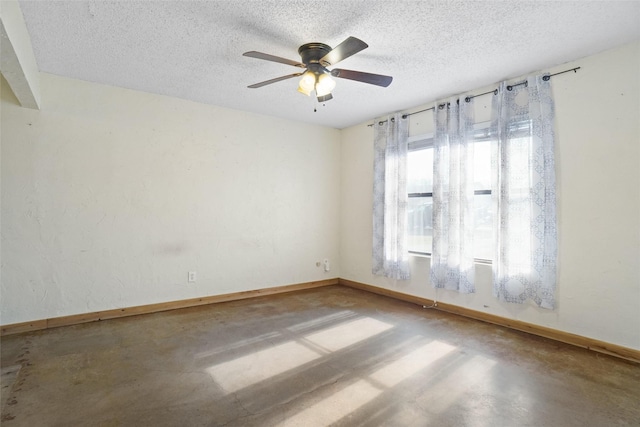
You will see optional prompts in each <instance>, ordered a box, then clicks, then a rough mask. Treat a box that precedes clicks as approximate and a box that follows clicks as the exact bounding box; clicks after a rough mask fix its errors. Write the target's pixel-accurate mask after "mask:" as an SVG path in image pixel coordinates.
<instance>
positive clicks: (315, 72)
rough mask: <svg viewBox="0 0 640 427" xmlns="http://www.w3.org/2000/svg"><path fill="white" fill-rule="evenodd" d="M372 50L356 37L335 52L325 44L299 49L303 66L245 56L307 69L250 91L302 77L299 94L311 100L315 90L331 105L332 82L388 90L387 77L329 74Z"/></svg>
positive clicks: (253, 53)
mask: <svg viewBox="0 0 640 427" xmlns="http://www.w3.org/2000/svg"><path fill="white" fill-rule="evenodd" d="M367 47H369V45H367V44H366V43H365V42H363V41H362V40H360V39H357V38H355V37H348V38H347V39H346V40H345V41H343V42H342V43H340V44H339V45H338V46H336V47H335V48H333V49H331V47H330V46H327V45H326V44H323V43H307V44H303V45H302V46H300V48H298V53H299V54H300V58H301V59H302V62H297V61H292V60H290V59H286V58H281V57H279V56H274V55H269V54H267V53H262V52H256V51H254V50H252V51H250V52H245V53H243V55H244V56H249V57H251V58H257V59H264V60H266V61H273V62H279V63H281V64H287V65H293V66H294V67H299V68H305V69H306V71H303V72H300V73H295V74H289V75H287V76H282V77H276V78H275V79H271V80H266V81H264V82H260V83H255V84H252V85H250V86H248V87H249V88H252V89H255V88H259V87H262V86H266V85H269V84H271V83H276V82H279V81H282V80H287V79H291V78H293V77H299V76H302V79H300V84H299V86H298V91H299V92H301V93H303V94H305V95H307V96H310V95H311V92H312V91H314V90H315V92H316V97H317V98H318V101H319V102H324V101H328V100H330V99H332V98H333V96H332V95H331V91H332V90H333V88H334V87H335V85H336V83H335V81H334V80H333V79H332V78H331V76H333V77H338V78H341V79H349V80H355V81H358V82H363V83H369V84H372V85H376V86H382V87H387V86H389V85H390V84H391V81H392V80H393V77H390V76H383V75H381V74H371V73H364V72H362V71H354V70H344V69H341V68H334V69H332V70H328V69H327V67H330V66H331V65H335V64H336V63H338V62H340V61H342V60H343V59H346V58H348V57H350V56H352V55H355V54H356V53H358V52H360V51H361V50H363V49H366V48H367Z"/></svg>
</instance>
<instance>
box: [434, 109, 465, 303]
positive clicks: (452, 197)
mask: <svg viewBox="0 0 640 427" xmlns="http://www.w3.org/2000/svg"><path fill="white" fill-rule="evenodd" d="M434 121H435V129H436V132H435V136H434V143H433V144H434V147H433V148H434V151H433V249H432V253H431V273H430V274H431V283H432V284H433V286H434V287H435V288H445V289H451V290H456V291H458V292H462V293H471V292H475V286H474V273H475V269H474V267H475V264H474V259H473V228H474V227H473V211H474V210H473V196H474V192H473V190H474V188H473V140H472V138H473V100H472V99H471V101H470V102H466V101H465V99H464V98H459V99H458V98H452V99H450V100H449V102H448V103H446V104H441V105H439V106H438V107H436V109H435V114H434Z"/></svg>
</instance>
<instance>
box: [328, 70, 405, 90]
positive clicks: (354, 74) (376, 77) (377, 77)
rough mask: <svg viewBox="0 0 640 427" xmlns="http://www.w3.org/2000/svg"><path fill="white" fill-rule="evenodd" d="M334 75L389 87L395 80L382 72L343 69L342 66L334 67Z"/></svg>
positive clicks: (332, 72)
mask: <svg viewBox="0 0 640 427" xmlns="http://www.w3.org/2000/svg"><path fill="white" fill-rule="evenodd" d="M331 75H332V76H333V77H339V78H341V79H349V80H355V81H357V82H362V83H369V84H372V85H376V86H382V87H387V86H389V85H390V84H391V81H393V77H391V76H383V75H382V74H371V73H363V72H362V71H353V70H343V69H340V68H334V69H333V70H331Z"/></svg>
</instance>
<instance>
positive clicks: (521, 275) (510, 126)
mask: <svg viewBox="0 0 640 427" xmlns="http://www.w3.org/2000/svg"><path fill="white" fill-rule="evenodd" d="M553 126H554V104H553V99H552V95H551V86H550V82H549V78H548V77H544V76H530V77H529V78H528V79H527V81H526V84H522V85H519V86H514V87H511V86H508V85H507V84H506V83H504V82H503V83H502V84H501V85H500V87H499V88H498V95H497V96H495V97H494V100H493V109H492V122H491V132H492V134H493V135H494V136H496V142H495V143H494V147H493V156H494V166H495V169H496V171H497V174H496V173H494V182H493V185H492V198H493V205H494V211H495V212H496V215H495V222H494V224H495V226H494V232H495V239H496V251H495V256H494V259H493V280H494V285H493V290H494V294H495V295H496V296H497V297H498V298H499V299H500V300H502V301H507V302H515V303H523V302H524V301H526V300H527V299H531V300H533V301H535V303H536V304H537V305H538V306H540V307H543V308H547V309H553V308H554V306H555V297H554V294H555V287H556V260H557V252H558V249H557V235H558V232H557V225H556V224H557V223H556V190H555V167H554V130H553Z"/></svg>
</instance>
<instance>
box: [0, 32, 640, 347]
mask: <svg viewBox="0 0 640 427" xmlns="http://www.w3.org/2000/svg"><path fill="white" fill-rule="evenodd" d="M639 63H640V43H635V44H632V45H628V46H623V47H620V48H618V49H614V50H611V51H607V52H604V53H601V54H599V55H595V56H592V57H589V58H584V59H583V60H580V61H576V62H575V63H571V64H565V65H563V66H559V67H556V68H555V69H552V70H550V71H552V72H554V71H560V70H563V69H565V68H569V67H573V66H580V67H582V69H581V70H580V71H579V72H578V73H576V74H573V73H572V74H566V75H563V76H558V77H555V78H554V79H553V90H554V95H555V99H556V106H557V148H556V155H557V171H558V199H559V200H558V203H559V226H560V259H559V285H558V308H557V310H555V311H547V310H542V309H538V308H537V307H534V306H532V305H529V304H525V305H522V306H521V305H514V304H505V303H500V302H499V301H497V300H496V299H495V298H494V297H493V296H492V293H491V269H490V266H487V265H478V266H477V288H478V292H477V293H476V294H474V295H460V294H457V293H453V292H448V291H443V290H439V291H438V293H437V294H436V292H435V290H434V289H433V288H431V285H430V284H429V279H428V275H429V258H426V257H412V258H411V263H412V270H413V278H412V279H411V280H410V281H399V282H393V281H390V280H387V279H383V278H380V277H375V276H372V275H371V273H370V271H371V205H372V202H371V189H372V162H373V152H372V136H373V135H372V129H371V128H370V127H367V126H366V124H362V125H358V126H354V127H351V128H348V129H345V130H343V131H337V130H334V129H327V128H322V127H317V126H310V125H305V124H300V123H295V122H290V121H285V120H281V119H275V118H270V117H264V116H259V115H255V114H249V113H244V112H239V111H233V110H228V109H222V108H216V107H211V106H205V105H201V104H196V103H191V102H187V101H182V100H177V99H171V98H167V97H162V96H157V95H151V94H145V93H140V92H135V91H130V90H126V89H119V88H113V87H107V86H102V85H96V84H91V83H86V82H81V81H77V80H70V79H64V78H60V77H55V76H51V75H47V74H42V75H41V79H42V82H41V87H42V98H43V103H42V110H41V111H35V110H28V109H24V108H22V107H19V106H18V103H17V100H16V99H15V97H14V96H13V95H12V93H11V91H10V90H9V89H8V88H7V86H6V82H3V84H2V104H1V109H0V114H1V120H2V122H1V125H2V128H1V135H0V137H1V139H0V143H1V150H0V173H1V175H0V185H1V188H0V195H1V199H2V203H1V210H0V218H2V222H1V224H0V227H1V231H2V242H1V246H0V253H1V254H2V259H1V261H2V268H1V270H0V271H1V276H0V278H1V284H0V299H1V300H0V313H1V316H2V317H1V318H0V323H2V324H9V323H15V322H22V321H28V320H35V319H42V318H47V317H55V316H62V315H68V314H76V313H84V312H91V311H97V310H105V309H111V308H117V307H128V306H135V305H141V304H150V303H154V302H164V301H173V300H179V299H185V298H191V297H197V296H204V295H216V294H222V293H229V292H236V291H242V290H250V289H257V288H264V287H269V286H278V285H285V284H292V283H300V282H306V281H312V280H319V279H325V278H330V277H338V276H340V277H343V278H345V279H350V280H355V281H359V282H363V283H367V284H371V285H376V286H380V287H385V288H389V289H393V290H396V291H400V292H405V293H408V294H413V295H418V296H422V297H426V298H431V299H433V298H437V299H438V300H439V301H443V302H447V303H451V304H456V305H459V306H463V307H468V308H470V309H473V310H479V311H485V312H488V313H491V314H496V315H499V316H504V317H507V318H514V319H519V320H522V321H526V322H531V323H535V324H538V325H541V326H547V327H551V328H555V329H559V330H563V331H567V332H571V333H576V334H579V335H583V336H587V337H591V338H595V339H600V340H603V341H606V342H611V343H615V344H619V345H623V346H628V347H632V348H636V349H640V261H639V260H640V152H639V149H640V109H639V104H640V77H639V76H640V66H639ZM486 89H487V88H479V89H478V91H476V92H475V93H480V92H482V91H484V90H486ZM489 89H491V88H489ZM476 102H477V109H478V110H477V111H478V114H477V117H479V118H484V117H488V106H489V103H490V96H487V97H482V98H477V99H476ZM426 106H427V107H428V106H431V105H426ZM423 107H424V106H417V107H416V108H415V110H417V109H420V108H423ZM431 121H432V117H431V115H430V114H429V113H423V114H418V115H415V116H412V117H411V132H412V133H413V134H416V133H420V132H425V131H428V130H429V128H430V127H431ZM324 258H329V259H330V260H331V262H332V271H331V272H329V273H325V272H324V271H322V269H321V268H318V267H316V266H315V263H316V261H319V260H321V259H324ZM188 271H197V272H198V281H197V282H196V283H195V284H188V283H187V272H188Z"/></svg>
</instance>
